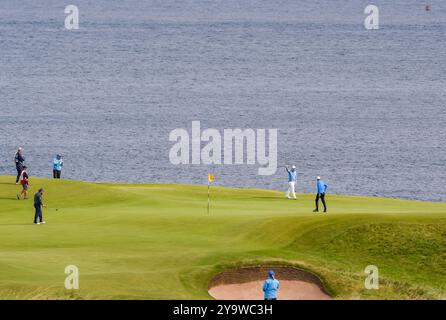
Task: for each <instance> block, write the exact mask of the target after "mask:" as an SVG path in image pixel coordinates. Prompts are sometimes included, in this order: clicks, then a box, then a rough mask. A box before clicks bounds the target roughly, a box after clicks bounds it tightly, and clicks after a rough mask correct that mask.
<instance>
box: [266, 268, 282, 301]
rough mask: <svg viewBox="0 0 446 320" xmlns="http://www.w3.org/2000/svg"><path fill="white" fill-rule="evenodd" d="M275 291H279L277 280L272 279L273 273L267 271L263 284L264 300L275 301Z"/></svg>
mask: <svg viewBox="0 0 446 320" xmlns="http://www.w3.org/2000/svg"><path fill="white" fill-rule="evenodd" d="M277 291H279V280H277V279H275V278H274V271H273V270H269V271H268V279H266V280H265V282H264V283H263V294H264V297H265V300H277Z"/></svg>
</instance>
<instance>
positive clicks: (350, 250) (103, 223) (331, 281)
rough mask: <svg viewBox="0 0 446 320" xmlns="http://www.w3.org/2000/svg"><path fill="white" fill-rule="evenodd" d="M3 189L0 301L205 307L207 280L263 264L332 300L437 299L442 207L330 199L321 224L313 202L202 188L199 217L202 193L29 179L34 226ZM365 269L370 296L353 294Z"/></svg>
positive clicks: (360, 291) (3, 183) (445, 240)
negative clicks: (373, 275)
mask: <svg viewBox="0 0 446 320" xmlns="http://www.w3.org/2000/svg"><path fill="white" fill-rule="evenodd" d="M13 181H14V178H12V177H0V298H3V299H15V298H19V299H21V298H25V299H36V298H37V299H38V298H41V299H47V298H49V299H55V298H61V299H69V298H75V299H118V298H124V299H209V298H210V297H209V295H208V293H207V285H208V281H209V280H210V278H211V277H212V276H213V275H214V274H216V273H217V272H219V271H221V270H223V269H225V268H227V267H231V266H236V265H242V264H257V263H263V262H264V263H281V264H294V265H297V266H300V267H303V268H306V269H309V270H311V271H313V272H315V273H316V274H318V275H319V276H320V277H321V279H322V280H323V282H324V283H325V285H326V288H327V289H328V291H329V292H330V293H331V294H332V295H333V296H334V297H335V298H339V299H351V298H363V299H385V298H396V299H400V298H401V299H407V298H415V299H425V298H433V299H438V298H440V299H444V298H446V281H445V279H446V203H429V202H415V201H403V200H395V199H382V198H367V197H349V196H334V195H329V196H328V204H329V209H330V212H329V214H327V215H324V214H321V213H320V214H314V213H312V212H311V210H312V209H313V205H314V203H313V195H304V196H303V197H302V196H300V197H299V200H298V201H291V200H285V199H284V198H283V193H280V192H275V191H267V190H248V189H228V188H217V187H213V188H212V189H213V190H212V196H213V200H212V203H213V206H212V208H211V216H207V215H206V187H203V186H190V185H168V184H163V185H161V184H144V185H130V184H92V183H84V182H75V181H53V180H46V179H32V180H31V183H32V185H31V190H30V191H31V192H30V193H32V194H34V192H35V191H36V189H37V188H38V187H41V186H43V187H45V189H46V194H45V196H44V201H45V202H46V203H47V205H48V208H47V209H44V218H45V220H46V221H47V224H46V225H37V226H36V225H33V224H32V219H33V215H34V213H33V207H32V201H31V200H27V201H18V200H17V199H16V198H15V195H16V193H17V191H18V187H17V186H15V185H14V184H13V183H11V182H13ZM32 194H31V195H32ZM56 208H57V209H58V210H57V211H56ZM70 264H74V265H76V266H78V267H79V269H80V289H79V290H77V291H75V292H74V293H73V291H67V290H65V289H64V280H65V277H66V275H65V274H64V269H65V266H67V265H70ZM369 264H373V265H376V266H378V268H379V271H380V289H379V290H366V289H364V279H365V274H364V273H363V272H364V268H365V267H366V266H367V265H369Z"/></svg>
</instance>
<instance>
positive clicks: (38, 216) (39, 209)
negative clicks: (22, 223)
mask: <svg viewBox="0 0 446 320" xmlns="http://www.w3.org/2000/svg"><path fill="white" fill-rule="evenodd" d="M34 208H36V214H35V215H34V223H37V219H39V220H40V222H42V221H43V218H42V207H41V206H34Z"/></svg>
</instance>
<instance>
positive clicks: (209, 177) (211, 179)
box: [208, 173, 215, 182]
mask: <svg viewBox="0 0 446 320" xmlns="http://www.w3.org/2000/svg"><path fill="white" fill-rule="evenodd" d="M214 180H215V177H214V175H213V174H212V173H208V181H209V182H212V181H214Z"/></svg>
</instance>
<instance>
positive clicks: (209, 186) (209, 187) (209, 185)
mask: <svg viewBox="0 0 446 320" xmlns="http://www.w3.org/2000/svg"><path fill="white" fill-rule="evenodd" d="M210 189H211V183H210V181H209V179H208V215H210V213H209V207H210V205H211V203H210V202H211V199H210Z"/></svg>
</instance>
